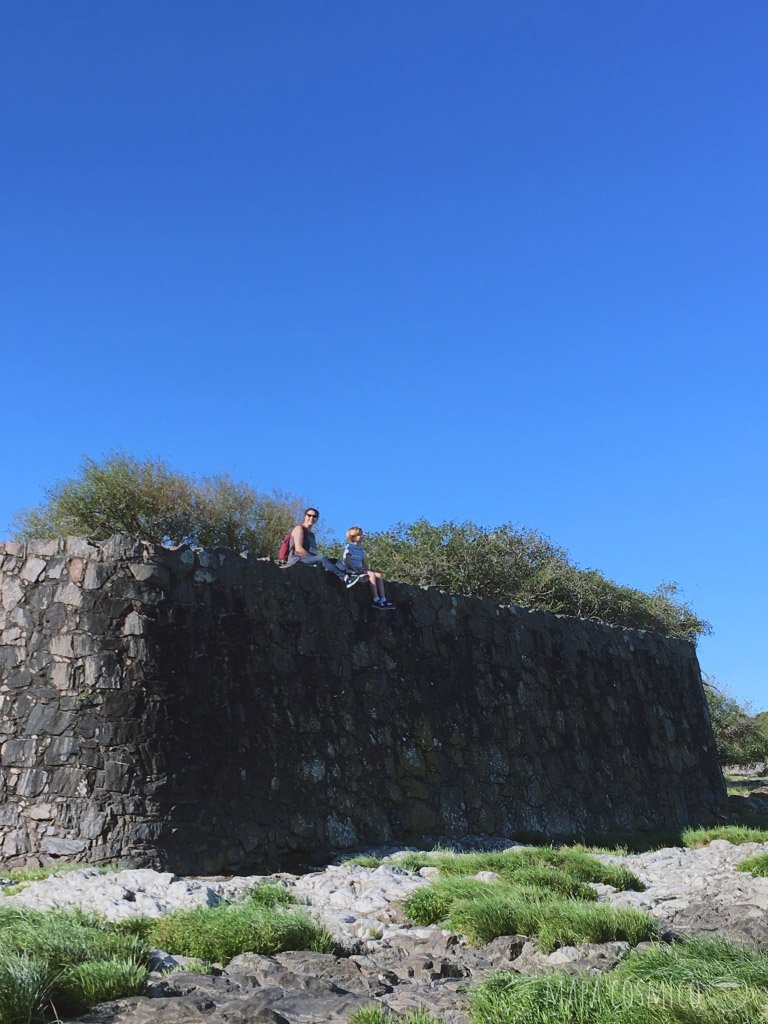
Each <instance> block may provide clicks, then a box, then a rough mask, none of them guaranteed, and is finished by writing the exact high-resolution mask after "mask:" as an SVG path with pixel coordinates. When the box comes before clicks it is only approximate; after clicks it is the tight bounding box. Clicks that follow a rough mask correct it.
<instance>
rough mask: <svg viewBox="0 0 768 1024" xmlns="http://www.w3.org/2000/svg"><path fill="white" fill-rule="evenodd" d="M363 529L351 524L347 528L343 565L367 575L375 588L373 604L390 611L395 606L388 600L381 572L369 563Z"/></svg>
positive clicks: (353, 572) (347, 569) (350, 571)
mask: <svg viewBox="0 0 768 1024" xmlns="http://www.w3.org/2000/svg"><path fill="white" fill-rule="evenodd" d="M362 542H363V531H362V529H361V527H359V526H350V528H349V529H348V530H347V543H346V546H345V548H344V555H343V556H342V562H343V566H344V568H345V569H346V571H347V572H348V573H351V574H354V575H358V576H360V575H363V574H365V575H367V577H368V582H369V583H370V584H371V589H372V590H373V606H374V608H381V609H383V610H385V611H390V610H391V609H393V608H394V607H395V605H393V604H392V602H391V601H388V600H387V595H386V593H385V591H384V580H383V579H382V575H381V573H380V572H374V571H373V570H372V569H371V568H370V567H369V565H368V560H367V559H366V557H365V548H364V547H363V543H362Z"/></svg>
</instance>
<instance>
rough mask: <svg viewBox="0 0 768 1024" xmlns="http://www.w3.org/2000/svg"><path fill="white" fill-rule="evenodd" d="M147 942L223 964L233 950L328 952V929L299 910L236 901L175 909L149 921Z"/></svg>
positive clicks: (184, 954)
mask: <svg viewBox="0 0 768 1024" xmlns="http://www.w3.org/2000/svg"><path fill="white" fill-rule="evenodd" d="M150 934H151V937H152V942H153V944H154V945H156V946H158V947H159V948H160V949H164V950H167V951H168V952H169V953H171V954H178V955H181V956H194V957H197V958H199V959H200V960H205V961H208V962H210V963H222V964H226V963H228V962H229V961H230V960H231V959H232V957H233V956H237V955H238V954H239V953H262V954H266V955H271V954H273V953H280V952H282V951H283V950H288V949H310V950H314V951H315V952H318V953H329V952H330V951H331V949H332V948H333V942H332V939H331V937H330V935H329V934H328V932H327V931H326V930H325V929H324V928H322V927H321V926H320V925H318V924H316V923H315V922H314V921H313V920H312V918H311V917H310V916H309V914H307V913H306V912H305V911H303V910H280V909H275V908H271V907H264V906H260V905H259V904H258V903H253V902H249V903H242V904H236V905H234V906H223V907H215V908H214V909H208V908H198V909H195V910H180V911H177V912H176V913H174V914H168V915H166V916H164V917H160V918H157V919H155V921H154V924H153V927H152V930H151V933H150Z"/></svg>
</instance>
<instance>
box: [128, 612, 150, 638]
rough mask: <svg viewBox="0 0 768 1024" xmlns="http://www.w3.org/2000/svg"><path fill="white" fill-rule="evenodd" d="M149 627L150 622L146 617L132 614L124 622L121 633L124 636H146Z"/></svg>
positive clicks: (135, 613) (136, 613)
mask: <svg viewBox="0 0 768 1024" xmlns="http://www.w3.org/2000/svg"><path fill="white" fill-rule="evenodd" d="M149 625H150V620H149V619H148V618H147V617H146V615H139V613H138V612H131V613H130V614H129V615H128V616H127V617H126V619H125V621H124V622H123V628H122V630H121V632H122V634H123V636H144V635H145V634H146V633H147V632H148V628H149Z"/></svg>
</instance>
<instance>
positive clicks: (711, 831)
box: [682, 824, 768, 850]
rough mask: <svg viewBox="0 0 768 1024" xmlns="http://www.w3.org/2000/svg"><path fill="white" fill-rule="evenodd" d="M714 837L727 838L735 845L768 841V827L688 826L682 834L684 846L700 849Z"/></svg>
mask: <svg viewBox="0 0 768 1024" xmlns="http://www.w3.org/2000/svg"><path fill="white" fill-rule="evenodd" d="M713 839H726V840H727V841H728V842H729V843H733V845H734V846H741V844H742V843H768V829H766V828H762V827H759V826H755V825H748V824H742V825H715V826H713V827H711V828H687V829H685V830H684V831H683V834H682V843H683V846H688V847H690V848H691V849H694V850H695V849H698V848H699V847H700V846H706V845H707V844H708V843H711V842H712V840H713Z"/></svg>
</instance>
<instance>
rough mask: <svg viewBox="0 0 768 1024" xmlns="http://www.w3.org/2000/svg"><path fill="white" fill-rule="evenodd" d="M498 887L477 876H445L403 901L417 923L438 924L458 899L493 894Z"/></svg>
mask: <svg viewBox="0 0 768 1024" xmlns="http://www.w3.org/2000/svg"><path fill="white" fill-rule="evenodd" d="M498 888H499V886H498V885H495V884H494V883H493V882H480V881H478V879H476V878H444V879H441V880H440V881H437V882H434V883H433V884H432V885H426V886H424V888H423V889H417V890H416V892H412V893H411V895H410V896H408V897H407V899H405V900H404V901H403V910H404V911H405V914H406V917H408V919H409V920H410V921H413V922H414V923H415V924H419V925H429V924H438V923H439V922H440V921H444V920H445V918H446V916H447V915H448V912H449V911H450V909H451V907H452V906H453V904H454V903H456V902H457V901H458V900H464V899H471V898H476V897H480V896H491V895H493V893H494V892H495V891H496V890H497V889H498Z"/></svg>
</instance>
